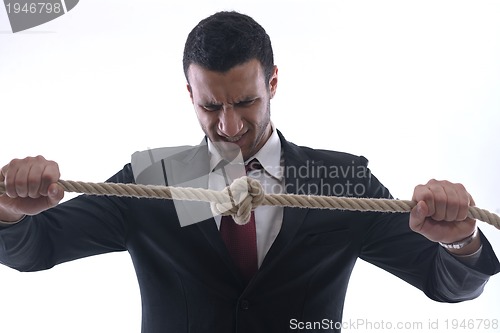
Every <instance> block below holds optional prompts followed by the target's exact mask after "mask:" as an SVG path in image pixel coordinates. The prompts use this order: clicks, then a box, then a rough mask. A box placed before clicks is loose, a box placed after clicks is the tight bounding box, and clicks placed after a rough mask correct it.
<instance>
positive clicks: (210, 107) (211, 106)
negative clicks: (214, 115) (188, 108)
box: [201, 104, 222, 112]
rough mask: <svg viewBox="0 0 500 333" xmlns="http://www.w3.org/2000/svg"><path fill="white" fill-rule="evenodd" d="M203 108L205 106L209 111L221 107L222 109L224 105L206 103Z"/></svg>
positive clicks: (217, 109)
mask: <svg viewBox="0 0 500 333" xmlns="http://www.w3.org/2000/svg"><path fill="white" fill-rule="evenodd" d="M201 107H202V108H204V109H205V110H207V111H211V112H213V111H219V110H220V109H222V105H221V104H205V105H201Z"/></svg>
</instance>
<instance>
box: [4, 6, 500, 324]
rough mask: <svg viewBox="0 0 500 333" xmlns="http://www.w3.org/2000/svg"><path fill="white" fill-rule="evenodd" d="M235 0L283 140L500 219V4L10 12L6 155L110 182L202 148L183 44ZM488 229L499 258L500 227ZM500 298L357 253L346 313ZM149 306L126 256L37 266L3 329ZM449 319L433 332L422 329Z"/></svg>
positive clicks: (426, 314) (498, 281)
mask: <svg viewBox="0 0 500 333" xmlns="http://www.w3.org/2000/svg"><path fill="white" fill-rule="evenodd" d="M228 9H229V10H232V9H234V10H238V11H241V12H244V13H247V14H249V15H251V16H253V17H254V18H255V19H256V20H257V21H258V22H260V23H261V24H262V25H263V26H264V27H265V28H266V30H267V32H268V33H269V34H270V36H271V39H272V41H273V46H274V50H275V58H276V59H275V60H276V64H277V65H278V67H279V75H280V76H279V79H280V81H279V89H278V93H277V95H276V98H275V99H274V100H273V102H272V117H273V119H274V123H275V124H276V126H277V127H278V128H279V129H280V130H281V131H282V132H283V133H284V134H285V136H286V137H287V139H289V140H291V141H293V142H295V143H297V144H300V145H308V146H312V147H315V148H325V149H333V150H340V151H348V152H351V153H354V154H359V155H364V156H366V157H367V158H368V159H369V160H370V167H371V170H372V172H373V173H374V174H375V175H376V176H377V177H378V178H379V179H381V181H382V182H383V183H384V184H385V185H386V186H387V187H388V188H389V189H391V191H392V193H393V194H394V195H395V196H396V197H399V198H402V199H410V198H411V194H412V191H413V187H414V186H415V185H417V184H419V183H424V182H426V181H427V180H428V179H430V178H437V179H448V180H451V181H454V182H461V183H463V184H464V185H465V186H466V187H467V188H468V190H469V191H470V192H471V193H472V195H473V197H474V198H475V201H476V203H477V205H478V206H480V207H482V208H485V209H488V210H490V211H493V212H497V213H500V203H499V200H498V197H499V195H500V177H499V176H498V170H500V154H499V153H498V152H499V144H500V134H499V129H500V112H499V111H500V61H499V59H500V19H499V17H500V1H483V0H475V1H456V0H454V1H443V0H432V1H425V0H419V1H402V0H395V1H319V0H313V1H305V0H301V1H299V0H295V1H290V0H288V1H260V0H259V1H255V0H254V1H222V0H220V1H215V0H210V1H202V0H193V1H179V0H175V1H160V0H141V1H131V0H106V1H100V0H81V1H80V3H79V4H78V5H77V6H76V7H75V8H74V9H73V10H72V11H70V12H69V13H68V14H66V15H64V16H62V17H60V18H58V19H56V20H54V21H52V22H49V23H47V24H44V25H41V26H39V27H36V28H33V29H30V30H28V31H26V32H22V33H17V34H12V32H11V31H10V26H9V24H8V19H7V16H6V11H5V8H4V7H0V126H1V135H0V164H1V165H4V164H6V163H7V162H8V161H9V160H10V159H12V158H14V157H24V156H26V155H38V154H42V155H44V156H46V157H47V158H49V159H53V160H56V161H57V162H58V163H59V164H60V168H61V170H62V177H63V179H71V180H84V181H102V180H105V179H107V178H108V177H109V176H111V175H112V174H114V173H115V172H116V171H118V170H119V169H121V167H122V166H123V165H124V164H125V163H127V162H128V161H129V157H130V154H131V153H133V152H134V151H137V150H144V149H147V148H152V147H159V146H175V145H184V144H197V143H198V142H199V141H200V140H201V138H202V132H201V130H200V129H199V126H198V123H197V120H196V118H195V115H194V112H193V110H192V105H191V104H190V101H189V98H188V94H187V91H186V88H185V79H184V76H183V72H182V63H181V60H182V50H183V46H184V41H185V38H186V36H187V34H188V33H189V31H190V30H191V29H192V28H193V27H194V25H196V23H198V21H200V20H201V19H203V18H204V17H206V16H208V15H210V14H212V13H214V12H215V11H218V10H228ZM68 197H69V196H68ZM480 226H481V228H482V230H484V232H485V234H486V235H487V236H488V237H489V239H490V241H491V243H492V245H493V247H494V248H495V249H496V250H497V252H499V253H500V230H496V229H494V228H493V227H490V226H488V225H486V224H484V223H481V222H480ZM499 296H500V278H499V277H498V276H495V277H493V278H492V279H491V281H490V283H489V284H488V285H487V286H486V289H485V292H484V294H483V295H482V296H481V297H480V298H478V299H476V300H473V301H469V302H465V303H461V304H439V303H436V302H433V301H430V300H429V299H427V298H426V297H425V295H423V293H421V292H420V291H419V290H416V289H414V288H413V287H411V286H409V285H407V284H406V283H404V282H401V281H400V280H398V279H397V278H395V277H393V276H391V275H390V274H387V273H386V272H383V271H381V270H379V269H377V268H374V267H372V266H371V265H368V264H366V263H364V262H358V265H357V266H356V268H355V271H354V273H353V277H352V280H351V284H350V286H349V290H348V296H347V299H346V306H345V311H344V319H345V321H347V322H349V321H357V320H368V321H371V323H372V325H374V328H373V329H368V330H365V329H366V327H364V326H359V327H357V328H352V327H351V329H346V330H344V332H364V331H370V332H375V331H377V330H375V328H376V327H375V326H376V325H378V327H380V325H382V321H383V322H384V323H385V324H387V323H391V324H393V325H396V323H397V322H410V323H413V322H416V323H417V324H418V323H421V325H422V326H423V329H409V328H408V329H400V330H397V331H399V332H436V331H439V332H446V330H445V326H444V325H445V322H444V320H445V319H449V320H452V319H459V320H462V319H466V320H469V319H472V320H476V319H485V320H486V319H489V320H493V319H497V320H500V314H499V311H498V310H499V305H500V301H499ZM140 312H141V308H140V296H139V292H138V287H137V282H136V279H135V273H134V270H133V267H132V264H131V261H130V259H129V256H128V254H127V253H119V254H109V255H102V256H99V257H94V258H88V259H83V260H78V261H75V262H71V263H67V264H64V265H60V266H58V267H55V268H53V269H52V270H49V271H44V272H38V273H18V272H16V271H14V270H11V269H9V268H6V267H3V266H2V267H0V332H2V333H34V332H51V333H63V332H64V333H68V332H81V333H83V332H85V333H87V332H93V333H104V332H106V333H109V332H120V333H129V332H130V333H137V332H139V331H140ZM438 318H439V319H440V322H439V324H440V326H439V330H435V329H433V330H432V329H427V327H428V324H429V321H432V322H435V320H436V319H438ZM409 325H411V324H409ZM378 331H380V332H381V331H383V330H378ZM449 331H450V332H451V330H449ZM456 331H457V332H460V331H463V332H467V331H468V332H500V329H497V330H491V329H490V330H483V329H479V328H477V325H476V328H475V329H469V330H464V329H459V330H456Z"/></svg>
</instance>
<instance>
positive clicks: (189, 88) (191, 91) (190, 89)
mask: <svg viewBox="0 0 500 333" xmlns="http://www.w3.org/2000/svg"><path fill="white" fill-rule="evenodd" d="M186 88H187V90H188V92H189V98H191V103H194V101H193V89H192V88H191V86H190V85H189V83H186Z"/></svg>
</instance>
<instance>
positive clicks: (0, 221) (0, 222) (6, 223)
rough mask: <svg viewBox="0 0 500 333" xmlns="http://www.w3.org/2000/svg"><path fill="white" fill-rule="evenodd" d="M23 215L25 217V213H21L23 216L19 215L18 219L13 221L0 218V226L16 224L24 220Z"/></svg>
mask: <svg viewBox="0 0 500 333" xmlns="http://www.w3.org/2000/svg"><path fill="white" fill-rule="evenodd" d="M25 217H26V215H23V217H21V218H20V219H19V220H17V221H13V222H5V221H2V220H0V227H8V226H11V225H14V224H17V223H19V222H21V221H22V220H24V218H25Z"/></svg>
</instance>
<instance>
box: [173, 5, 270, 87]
mask: <svg viewBox="0 0 500 333" xmlns="http://www.w3.org/2000/svg"><path fill="white" fill-rule="evenodd" d="M251 59H257V60H258V61H259V62H260V63H261V65H262V68H263V70H264V75H265V77H264V78H265V80H266V82H269V80H270V78H271V76H272V73H273V71H274V56H273V48H272V46H271V39H270V38H269V36H268V34H267V33H266V31H265V30H264V28H262V26H260V25H259V24H258V23H257V22H255V20H254V19H252V18H251V17H249V16H247V15H244V14H240V13H236V12H219V13H216V14H214V15H212V16H209V17H207V18H206V19H204V20H202V21H201V22H200V23H198V25H197V26H196V27H195V28H194V29H193V30H192V31H191V33H190V34H189V35H188V38H187V40H186V44H185V47H184V58H183V65H184V74H185V75H186V79H188V81H189V78H188V69H189V66H190V65H191V64H193V63H194V64H197V65H199V66H201V67H203V68H205V69H208V70H211V71H216V72H227V71H228V70H230V69H231V68H233V67H235V66H236V65H241V64H243V63H245V62H247V61H249V60H251Z"/></svg>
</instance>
